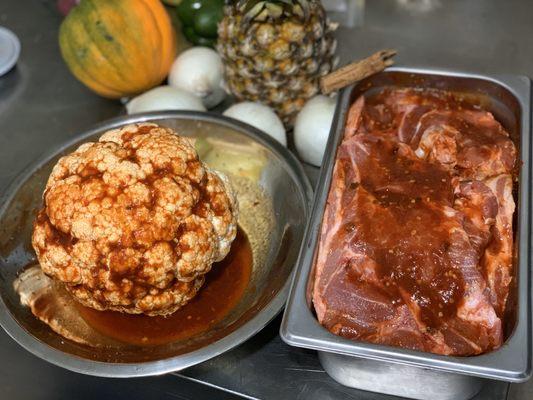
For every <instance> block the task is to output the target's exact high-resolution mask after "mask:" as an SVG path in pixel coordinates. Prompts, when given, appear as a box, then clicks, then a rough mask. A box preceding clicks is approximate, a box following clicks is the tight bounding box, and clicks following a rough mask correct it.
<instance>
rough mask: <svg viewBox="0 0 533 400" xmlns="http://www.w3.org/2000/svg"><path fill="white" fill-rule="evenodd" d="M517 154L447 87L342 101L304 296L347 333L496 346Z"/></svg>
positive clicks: (419, 344)
mask: <svg viewBox="0 0 533 400" xmlns="http://www.w3.org/2000/svg"><path fill="white" fill-rule="evenodd" d="M515 162H516V149H515V146H514V144H513V142H512V141H511V140H510V138H509V135H508V133H507V132H506V131H505V130H504V129H503V127H502V126H501V125H500V124H499V123H498V122H497V121H496V120H495V119H494V117H493V116H492V115H491V114H490V113H488V112H485V111H480V110H476V109H474V108H473V107H467V106H465V104H462V103H461V102H460V101H458V100H457V99H456V98H455V97H454V96H453V95H452V94H450V93H446V92H440V91H429V90H415V89H385V90H383V91H381V92H379V93H377V94H374V95H371V96H369V97H368V98H364V97H361V98H359V99H358V100H357V101H356V102H355V103H354V104H353V105H352V107H351V109H350V112H349V115H348V118H347V125H346V130H345V136H344V138H343V140H342V143H341V144H340V146H339V148H338V153H337V159H336V163H335V167H334V171H333V177H332V183H331V187H330V191H329V195H328V200H327V205H326V209H325V214H324V218H323V223H322V229H321V236H320V244H319V251H318V256H317V261H316V269H315V271H316V272H315V283H314V291H313V302H314V306H315V310H316V313H317V316H318V319H319V321H320V323H321V324H322V325H323V326H325V327H326V328H327V329H329V330H330V331H331V332H333V333H335V334H338V335H341V336H344V337H347V338H350V339H355V340H361V341H367V342H373V343H378V344H385V345H392V346H399V347H404V348H408V349H415V350H421V351H427V352H432V353H437V354H445V355H475V354H480V353H484V352H486V351H489V350H492V349H495V348H498V347H499V346H500V345H501V344H502V339H503V333H502V318H503V315H504V311H505V305H506V301H507V296H508V292H509V285H510V282H511V279H512V276H513V271H512V269H513V264H512V247H513V229H512V218H513V213H514V209H515V204H514V200H513V195H512V185H513V180H512V172H513V168H514V165H515Z"/></svg>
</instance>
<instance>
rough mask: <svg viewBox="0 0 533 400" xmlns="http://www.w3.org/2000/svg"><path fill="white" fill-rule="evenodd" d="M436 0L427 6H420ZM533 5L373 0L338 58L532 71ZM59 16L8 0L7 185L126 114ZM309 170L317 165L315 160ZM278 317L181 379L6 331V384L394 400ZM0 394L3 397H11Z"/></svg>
mask: <svg viewBox="0 0 533 400" xmlns="http://www.w3.org/2000/svg"><path fill="white" fill-rule="evenodd" d="M417 2H418V3H424V4H430V5H431V4H434V5H436V6H435V7H434V8H433V9H430V10H429V11H426V12H420V11H417V10H415V9H411V8H409V5H411V6H412V5H413V4H414V3H417ZM531 15H533V2H532V1H530V0H522V1H520V0H507V1H505V2H502V1H499V0H468V1H466V0H369V1H367V7H366V13H365V23H364V25H363V26H362V27H360V28H356V29H353V30H346V29H342V28H341V29H339V32H338V37H339V39H340V40H339V52H340V55H341V61H342V62H347V61H349V60H351V59H357V58H360V57H363V56H365V55H367V54H369V53H371V52H373V51H375V50H376V49H380V48H385V47H394V48H397V49H398V50H399V52H400V54H399V56H398V57H397V60H398V62H399V63H403V64H405V65H416V66H438V67H450V68H452V67H453V68H454V69H464V70H469V71H475V72H487V73H514V74H523V75H529V76H533V25H532V24H531V21H530V19H531ZM60 21H61V18H60V16H59V15H58V13H57V12H56V10H55V0H40V1H39V0H2V1H1V2H0V25H3V26H6V27H7V28H9V29H11V30H13V31H14V32H15V33H16V34H17V35H18V37H19V38H20V39H21V42H22V54H21V58H20V60H19V63H18V65H17V67H16V68H15V69H14V70H12V71H11V72H10V73H8V74H7V75H5V76H4V77H0V171H2V173H1V174H0V191H1V190H3V189H4V188H5V187H6V185H7V184H8V182H10V181H11V180H12V179H14V177H15V176H16V175H17V174H18V173H19V172H20V171H21V170H22V169H23V168H24V167H25V166H26V165H27V164H29V163H30V162H31V161H32V160H34V159H36V158H37V157H39V156H40V155H41V153H42V152H44V151H45V150H46V149H47V148H49V147H50V146H58V145H59V144H60V143H61V142H62V141H64V140H66V139H68V138H70V137H72V136H73V135H74V134H75V133H76V132H78V131H81V130H83V129H85V128H87V127H89V126H90V125H92V124H93V123H95V122H98V121H101V120H103V119H105V118H109V117H113V116H116V115H117V114H119V113H120V112H121V110H122V109H121V106H120V104H119V103H118V102H113V101H109V100H104V99H101V98H99V97H97V96H96V95H93V94H92V93H90V92H89V91H88V90H86V89H85V88H84V87H83V86H82V85H81V84H79V83H78V82H76V80H75V79H74V78H73V77H72V76H71V75H70V73H69V72H68V71H67V69H66V67H65V66H64V64H63V61H62V60H61V58H60V56H59V49H58V45H57V29H58V26H59V23H60ZM308 172H309V173H310V174H311V175H313V174H314V173H316V171H315V170H314V169H313V168H308ZM279 322H280V318H277V319H276V320H274V321H273V322H272V323H271V324H270V325H269V326H268V327H267V328H266V329H265V330H263V331H262V332H261V333H259V334H258V335H256V336H255V337H254V338H252V339H251V340H249V341H248V342H247V343H245V344H244V345H242V346H240V347H238V348H237V349H235V350H233V351H231V352H229V353H227V354H224V355H222V356H219V357H217V358H215V359H213V360H211V361H208V362H206V363H203V364H200V365H198V366H196V367H193V368H190V369H188V370H186V371H183V372H182V373H181V376H182V377H186V378H187V379H182V378H178V377H176V376H173V375H166V376H163V377H157V378H143V379H130V380H116V379H102V378H94V377H87V376H82V375H78V374H75V373H72V372H68V371H65V370H62V369H60V368H58V367H55V366H52V365H49V364H47V363H46V362H44V361H42V360H39V359H37V358H36V357H34V356H32V355H30V354H29V353H27V352H25V351H24V350H23V349H22V348H20V347H19V346H18V345H16V344H15V343H14V342H13V341H12V340H11V339H10V338H8V337H7V335H6V334H5V333H3V331H2V332H1V333H0V387H1V388H2V394H3V395H4V396H5V397H6V398H10V399H71V398H78V399H85V398H87V399H89V398H109V397H111V396H113V398H114V399H136V398H139V399H144V398H152V397H153V398H178V399H192V398H194V399H202V398H204V399H213V398H217V399H225V398H228V399H229V398H234V397H235V396H233V395H231V394H227V393H223V392H220V391H217V390H215V389H212V388H208V387H207V386H204V385H202V386H200V385H198V384H195V383H192V382H191V380H193V381H196V382H201V383H205V384H207V385H210V386H218V387H220V388H224V389H225V390H229V391H233V392H234V393H235V392H236V393H241V394H243V395H245V396H249V397H256V398H264V399H269V398H275V399H306V400H307V399H331V400H333V399H372V400H378V399H383V400H384V399H386V398H387V399H388V397H384V396H379V395H376V394H372V393H367V392H360V391H355V390H351V389H347V388H344V387H342V386H340V385H338V384H336V383H335V382H334V381H332V380H331V379H330V378H329V377H327V375H326V374H325V373H324V371H323V369H322V368H321V367H320V364H319V363H318V360H317V357H316V354H315V353H314V352H312V351H307V350H302V349H294V348H291V347H289V346H287V345H285V344H284V343H282V342H281V340H280V339H279V336H278V334H277V331H278V329H279ZM530 382H531V383H525V384H513V385H510V388H508V386H509V385H507V384H504V383H501V382H488V383H487V385H486V386H485V388H484V389H483V392H482V393H481V394H480V395H479V396H477V398H479V399H488V400H496V399H504V398H506V394H507V391H508V389H509V394H508V396H507V398H508V399H510V400H522V399H523V400H525V399H530V398H533V381H530ZM4 396H1V397H4Z"/></svg>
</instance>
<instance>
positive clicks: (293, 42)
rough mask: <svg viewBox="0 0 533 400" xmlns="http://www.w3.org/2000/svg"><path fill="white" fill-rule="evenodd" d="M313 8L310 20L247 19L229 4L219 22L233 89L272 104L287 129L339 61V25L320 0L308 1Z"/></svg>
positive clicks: (220, 48)
mask: <svg viewBox="0 0 533 400" xmlns="http://www.w3.org/2000/svg"><path fill="white" fill-rule="evenodd" d="M309 11H310V12H309V17H308V18H307V20H305V21H304V20H302V19H301V18H298V17H297V16H294V17H287V16H283V17H281V18H273V19H267V20H265V21H253V20H252V21H251V22H247V23H244V15H242V14H241V13H240V12H239V10H238V9H237V8H236V7H234V6H232V5H226V6H225V7H224V17H223V19H222V21H221V22H220V23H219V25H218V43H217V51H218V52H219V54H220V55H221V57H222V59H223V61H224V68H225V76H226V84H227V86H228V89H229V90H230V92H231V93H232V94H233V95H234V96H235V97H236V98H237V99H238V100H239V101H256V102H260V103H263V104H266V105H268V106H270V107H272V108H273V109H274V110H275V111H276V113H277V114H278V116H279V117H280V118H281V119H282V121H283V123H284V124H285V127H286V128H291V127H292V126H293V123H294V119H295V118H296V114H297V113H298V111H300V110H301V109H302V107H303V106H304V105H305V103H306V101H307V100H308V99H309V98H311V97H313V96H314V95H315V94H317V93H318V92H319V90H320V89H319V78H320V77H321V76H323V75H326V74H328V73H329V72H330V71H331V70H332V69H333V68H334V67H335V66H336V64H337V62H338V59H337V58H336V57H335V50H336V47H337V41H336V39H335V38H334V34H333V33H334V30H335V29H336V25H335V24H333V23H331V22H330V21H329V19H328V18H327V16H326V12H325V11H324V8H323V7H322V4H321V3H320V1H319V0H311V1H309Z"/></svg>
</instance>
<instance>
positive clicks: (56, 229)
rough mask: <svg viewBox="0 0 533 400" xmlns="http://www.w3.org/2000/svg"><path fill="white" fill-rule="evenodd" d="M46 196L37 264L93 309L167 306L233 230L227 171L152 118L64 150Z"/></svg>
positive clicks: (191, 287)
mask: <svg viewBox="0 0 533 400" xmlns="http://www.w3.org/2000/svg"><path fill="white" fill-rule="evenodd" d="M43 199H44V207H43V209H42V210H41V211H40V212H39V214H38V216H37V219H36V221H35V225H34V231H33V237H32V243H33V247H34V249H35V251H36V253H37V257H38V259H39V262H40V264H41V268H42V269H43V271H44V272H45V273H46V274H47V275H49V276H51V277H53V278H55V279H58V280H59V281H61V282H63V283H64V284H65V286H66V288H67V289H68V290H69V291H70V293H72V294H73V295H74V296H75V297H76V299H78V300H79V301H80V302H81V303H82V304H84V305H86V306H89V307H92V308H95V309H98V310H115V311H121V312H126V313H132V314H140V313H144V314H147V315H167V314H170V313H173V312H174V311H176V310H177V309H178V308H180V307H181V306H183V305H184V304H186V303H187V302H188V301H189V300H190V299H192V298H193V297H194V296H195V294H196V293H197V292H198V290H199V289H200V287H201V286H202V284H203V282H204V275H205V274H206V273H207V272H209V270H210V269H211V265H212V264H213V263H214V262H217V261H220V260H222V259H223V258H224V257H225V256H226V255H227V254H228V252H229V249H230V246H231V243H232V241H233V239H234V238H235V235H236V232H237V203H236V199H235V196H234V194H233V191H232V189H231V186H230V184H229V182H228V180H227V178H226V177H225V176H224V175H222V174H220V173H218V172H216V171H212V170H210V169H209V168H208V167H207V166H205V165H204V164H203V163H202V162H201V161H200V160H199V159H198V155H197V153H196V151H195V149H194V148H193V146H192V145H191V143H190V142H189V140H188V139H186V138H184V137H180V136H178V135H177V134H176V133H175V132H174V131H173V130H171V129H169V128H164V127H161V126H158V125H155V124H149V123H143V124H135V125H128V126H125V127H123V128H120V129H114V130H111V131H108V132H106V133H104V134H103V135H102V137H101V138H100V140H99V141H98V142H96V143H85V144H83V145H82V146H80V147H79V148H78V149H77V150H76V151H74V152H73V153H71V154H69V155H67V156H65V157H63V158H61V159H60V160H59V161H58V163H57V164H56V165H55V167H54V169H53V170H52V173H51V175H50V178H49V180H48V183H47V185H46V189H45V191H44V194H43Z"/></svg>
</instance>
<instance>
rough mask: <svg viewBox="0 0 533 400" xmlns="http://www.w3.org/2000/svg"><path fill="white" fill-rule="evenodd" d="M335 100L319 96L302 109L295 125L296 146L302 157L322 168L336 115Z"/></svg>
mask: <svg viewBox="0 0 533 400" xmlns="http://www.w3.org/2000/svg"><path fill="white" fill-rule="evenodd" d="M335 103H336V101H335V99H332V98H331V97H327V96H323V95H317V96H315V97H313V98H311V99H310V100H309V101H308V102H307V103H306V104H305V106H304V107H303V108H302V109H301V111H300V112H299V113H298V116H297V117H296V122H295V124H294V145H295V146H296V150H297V151H298V154H299V155H300V157H301V158H302V159H303V160H304V161H305V162H308V163H310V164H313V165H316V166H320V165H321V164H322V157H323V156H324V150H325V148H326V143H327V142H328V137H329V131H330V129H331V123H332V121H333V115H334V114H335Z"/></svg>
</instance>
